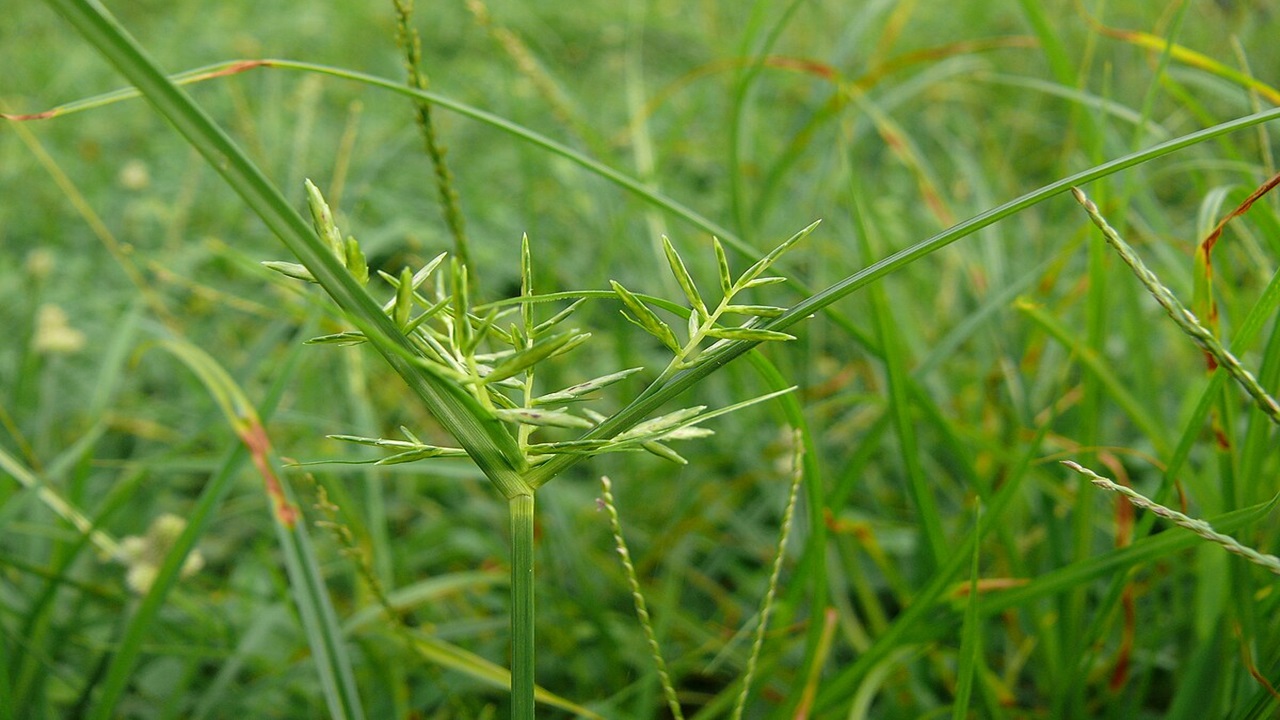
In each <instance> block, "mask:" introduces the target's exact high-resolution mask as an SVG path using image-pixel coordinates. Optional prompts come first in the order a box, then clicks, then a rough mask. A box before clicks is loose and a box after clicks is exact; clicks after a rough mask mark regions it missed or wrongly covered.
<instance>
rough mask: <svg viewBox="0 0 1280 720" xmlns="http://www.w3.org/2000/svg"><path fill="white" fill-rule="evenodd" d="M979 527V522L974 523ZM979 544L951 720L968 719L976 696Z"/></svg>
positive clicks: (977, 512)
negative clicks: (974, 694)
mask: <svg viewBox="0 0 1280 720" xmlns="http://www.w3.org/2000/svg"><path fill="white" fill-rule="evenodd" d="M973 515H974V519H975V520H978V519H981V517H982V504H981V502H979V503H978V504H977V506H976V507H975V508H974V510H973ZM974 524H975V525H976V524H977V523H976V522H975V523H974ZM980 548H981V545H980V544H979V543H974V544H973V553H972V562H970V564H969V599H968V602H966V603H965V610H964V623H963V625H962V629H961V631H960V659H959V663H958V664H959V670H958V672H959V675H960V677H959V679H958V680H957V682H956V700H955V704H954V705H953V706H952V708H951V718H952V720H965V718H967V717H969V700H970V698H971V697H972V695H973V681H974V674H975V671H976V669H977V667H976V666H977V665H978V662H979V660H980V658H981V657H982V632H981V628H982V624H981V622H980V619H979V617H978V608H979V603H980V602H981V595H980V593H979V592H978V557H979V555H980V553H979V552H978V551H979V549H980Z"/></svg>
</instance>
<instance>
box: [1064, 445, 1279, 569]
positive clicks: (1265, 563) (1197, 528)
mask: <svg viewBox="0 0 1280 720" xmlns="http://www.w3.org/2000/svg"><path fill="white" fill-rule="evenodd" d="M1062 464H1063V465H1066V466H1067V467H1069V468H1071V469H1072V470H1075V471H1076V472H1078V473H1080V474H1081V475H1084V476H1085V477H1087V478H1089V481H1090V482H1092V483H1093V484H1094V485H1097V486H1098V487H1100V488H1102V489H1104V490H1110V491H1111V492H1114V493H1119V494H1120V495H1122V496H1124V499H1126V500H1128V501H1129V502H1130V503H1133V505H1134V507H1138V508H1142V509H1143V510H1148V511H1150V512H1152V513H1155V514H1156V515H1159V516H1160V517H1162V518H1164V519H1166V520H1169V521H1171V522H1172V523H1173V524H1174V525H1177V526H1178V527H1181V528H1185V529H1187V530H1190V531H1191V532H1193V533H1195V534H1196V535H1199V536H1200V537H1202V538H1204V539H1205V540H1208V541H1209V542H1211V543H1216V544H1218V545H1221V546H1222V547H1223V549H1224V550H1226V551H1227V552H1229V553H1231V554H1233V555H1239V556H1240V557H1242V558H1244V559H1246V560H1248V561H1249V562H1251V563H1253V564H1254V565H1258V566H1261V567H1264V568H1266V569H1268V570H1270V571H1271V572H1273V573H1275V574H1277V575H1280V558H1278V557H1276V556H1275V555H1268V554H1266V553H1261V552H1258V551H1257V550H1254V549H1253V548H1251V547H1249V546H1247V545H1243V544H1241V543H1240V541H1239V540H1236V539H1235V538H1233V537H1231V536H1230V535H1224V534H1222V533H1220V532H1218V531H1216V530H1214V529H1213V526H1212V525H1210V524H1209V523H1207V522H1205V521H1204V520H1197V519H1195V518H1192V517H1189V516H1187V515H1184V514H1182V513H1180V512H1178V511H1177V510H1174V509H1172V508H1168V507H1165V506H1164V505H1161V504H1160V503H1157V502H1154V501H1152V500H1151V499H1150V498H1148V497H1146V496H1145V495H1143V494H1141V493H1139V492H1138V491H1136V490H1134V489H1133V488H1129V487H1125V486H1124V485H1120V484H1118V483H1115V482H1113V481H1111V480H1109V479H1107V478H1104V477H1102V476H1101V475H1098V474H1097V473H1095V472H1094V471H1092V470H1090V469H1089V468H1087V467H1084V466H1082V465H1080V464H1078V463H1075V462H1072V461H1070V460H1063V461H1062Z"/></svg>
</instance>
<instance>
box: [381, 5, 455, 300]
mask: <svg viewBox="0 0 1280 720" xmlns="http://www.w3.org/2000/svg"><path fill="white" fill-rule="evenodd" d="M393 4H394V5H395V9H396V44H398V45H399V46H400V52H401V53H403V54H404V69H405V74H406V75H407V76H408V78H409V86H410V87H412V88H415V89H418V90H426V89H427V76H426V75H425V74H423V72H422V69H421V65H422V41H421V39H420V38H419V37H418V31H417V30H416V29H414V27H413V0H393ZM413 107H414V111H415V112H414V115H415V117H416V119H417V121H418V131H419V132H420V133H421V134H422V143H423V146H424V147H425V148H426V151H427V157H429V158H431V167H432V168H433V169H434V170H435V176H436V191H437V193H438V194H439V195H440V211H441V213H442V214H443V215H444V222H445V225H446V226H448V228H449V233H450V234H451V235H453V250H454V256H455V257H457V258H458V261H459V262H461V263H462V264H463V265H464V266H466V267H467V268H468V275H469V276H470V279H471V282H472V287H475V281H476V272H475V270H474V269H473V268H474V265H473V264H472V262H471V249H470V243H468V241H467V228H466V221H465V220H464V219H463V217H462V209H461V207H460V204H459V202H458V190H457V186H456V185H455V184H454V182H453V172H452V171H451V170H450V169H449V163H448V162H447V161H446V159H445V155H446V153H447V152H448V151H447V150H446V149H445V147H444V145H442V144H441V143H440V139H439V138H438V137H437V136H436V126H435V122H434V121H432V119H431V103H429V102H426V101H423V100H415V101H414V103H413Z"/></svg>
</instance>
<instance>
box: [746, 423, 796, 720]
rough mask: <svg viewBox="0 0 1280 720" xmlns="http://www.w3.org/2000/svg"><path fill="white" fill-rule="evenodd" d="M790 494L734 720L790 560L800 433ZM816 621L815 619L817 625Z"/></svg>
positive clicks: (793, 435)
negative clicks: (783, 572)
mask: <svg viewBox="0 0 1280 720" xmlns="http://www.w3.org/2000/svg"><path fill="white" fill-rule="evenodd" d="M791 447H792V453H791V490H790V492H789V494H788V495H787V509H786V510H784V511H783V513H782V531H781V532H780V533H779V534H778V552H777V554H775V555H774V557H773V569H772V570H771V571H770V573H769V589H768V591H766V592H765V595H764V602H763V604H762V606H761V608H760V624H759V625H757V626H756V637H755V640H754V641H753V642H752V644H751V655H750V656H749V657H748V658H747V669H746V672H745V673H743V676H742V691H741V692H739V693H738V701H737V702H736V703H735V704H734V706H733V715H732V717H733V720H742V712H743V710H745V709H746V707H747V697H748V696H749V695H750V694H751V682H752V680H754V679H755V673H756V665H757V664H759V662H760V652H761V651H762V650H763V649H764V636H765V632H766V631H767V630H768V628H769V616H770V615H771V614H773V600H774V597H776V596H777V594H778V581H779V580H780V579H781V578H782V562H783V560H785V559H786V556H787V540H789V539H790V538H791V523H792V521H793V520H794V519H795V514H796V499H797V498H798V497H799V496H800V483H801V481H803V480H804V437H803V435H802V434H801V433H800V431H799V430H793V431H792V433H791ZM816 620H817V618H812V619H811V622H812V621H816Z"/></svg>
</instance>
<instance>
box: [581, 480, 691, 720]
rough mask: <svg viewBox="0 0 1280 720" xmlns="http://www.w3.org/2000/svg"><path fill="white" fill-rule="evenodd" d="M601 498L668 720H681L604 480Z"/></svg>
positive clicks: (610, 486)
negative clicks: (655, 670)
mask: <svg viewBox="0 0 1280 720" xmlns="http://www.w3.org/2000/svg"><path fill="white" fill-rule="evenodd" d="M600 486H601V495H602V498H603V500H604V509H605V511H606V512H608V513H609V527H610V529H612V530H613V544H614V547H616V548H617V549H618V558H619V559H621V560H622V569H623V570H624V571H625V572H626V575H627V584H628V585H630V586H631V601H632V602H633V603H634V604H635V606H636V617H637V618H639V619H640V627H641V628H643V629H644V637H645V640H647V641H648V643H649V655H650V656H651V657H652V658H653V664H654V666H655V667H656V668H657V670H658V682H659V683H660V684H661V685H662V693H663V695H665V696H666V698H667V708H669V709H670V710H671V717H673V718H675V719H676V720H684V713H683V712H682V711H681V710H680V699H679V698H678V697H677V696H676V688H675V685H673V684H672V683H671V676H670V675H669V674H668V673H667V663H666V661H665V660H663V659H662V648H661V647H660V646H659V645H658V635H657V633H656V632H654V630H653V620H652V619H651V618H650V617H649V606H648V604H647V603H646V602H645V599H644V594H643V593H641V592H640V579H639V577H638V576H637V575H636V566H635V564H634V563H632V562H631V551H630V550H628V549H627V541H626V539H625V538H624V537H623V536H622V520H621V519H619V517H618V505H617V503H615V502H614V499H613V483H612V482H610V480H609V478H607V477H605V476H603V475H602V476H601V477H600Z"/></svg>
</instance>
